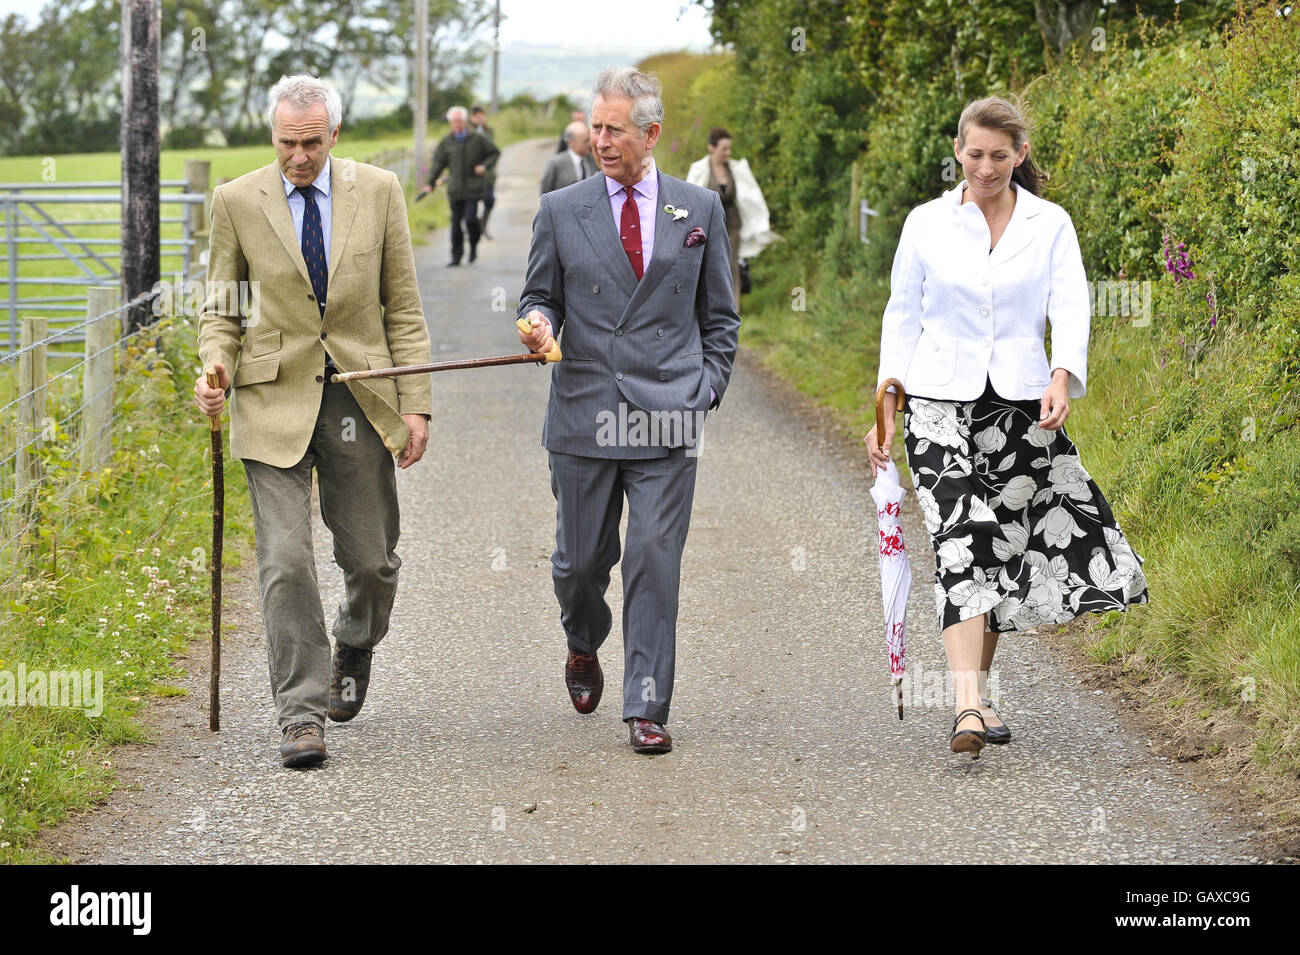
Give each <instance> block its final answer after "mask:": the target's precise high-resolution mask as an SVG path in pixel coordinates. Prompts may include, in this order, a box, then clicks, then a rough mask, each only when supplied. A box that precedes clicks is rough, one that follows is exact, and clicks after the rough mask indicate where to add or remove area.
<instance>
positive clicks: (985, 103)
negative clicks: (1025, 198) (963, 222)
mask: <svg viewBox="0 0 1300 955" xmlns="http://www.w3.org/2000/svg"><path fill="white" fill-rule="evenodd" d="M1017 100H1018V98H1017ZM972 125H973V126H982V127H984V128H985V129H995V130H997V131H998V132H1002V133H1007V134H1008V135H1010V136H1011V146H1012V148H1013V149H1015V150H1017V151H1019V149H1020V147H1021V146H1023V145H1024V144H1025V140H1026V139H1027V138H1028V133H1029V128H1030V126H1029V120H1027V119H1026V118H1025V113H1024V109H1023V108H1022V106H1021V105H1020V104H1019V102H1016V103H1013V102H1011V101H1010V100H1005V99H1003V98H1002V97H1000V96H990V97H988V98H986V99H977V100H975V101H973V102H971V103H967V104H966V108H965V109H964V110H962V111H961V119H959V120H958V121H957V148H958V149H965V148H966V130H967V129H969V128H970V127H971V126H972ZM1050 178H1051V177H1050V176H1048V175H1047V173H1045V172H1043V171H1042V170H1041V169H1039V168H1038V167H1037V166H1035V165H1034V157H1033V156H1025V158H1024V161H1023V162H1021V163H1020V165H1018V166H1016V167H1015V169H1013V170H1012V172H1011V179H1012V181H1013V182H1015V183H1016V184H1017V185H1019V186H1020V187H1021V188H1023V189H1027V190H1029V191H1030V192H1032V193H1033V194H1034V195H1036V196H1037V195H1039V194H1040V193H1039V188H1040V186H1041V185H1042V183H1044V182H1047V181H1048V180H1049V179H1050Z"/></svg>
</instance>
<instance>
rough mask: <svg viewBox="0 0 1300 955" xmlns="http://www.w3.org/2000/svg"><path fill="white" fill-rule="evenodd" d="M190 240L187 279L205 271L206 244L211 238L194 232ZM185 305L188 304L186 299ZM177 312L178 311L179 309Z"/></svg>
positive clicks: (204, 233) (203, 233) (206, 259)
mask: <svg viewBox="0 0 1300 955" xmlns="http://www.w3.org/2000/svg"><path fill="white" fill-rule="evenodd" d="M190 238H192V239H193V240H194V247H193V255H192V256H191V257H190V274H189V275H187V276H185V277H186V278H187V279H188V278H190V277H191V276H195V275H202V274H204V273H205V272H206V271H207V268H208V243H209V242H210V241H211V238H212V236H211V235H210V234H209V233H207V232H195V233H193V234H192V235H191V236H190ZM186 294H188V293H186ZM186 304H188V299H186ZM177 311H180V309H178V310H177Z"/></svg>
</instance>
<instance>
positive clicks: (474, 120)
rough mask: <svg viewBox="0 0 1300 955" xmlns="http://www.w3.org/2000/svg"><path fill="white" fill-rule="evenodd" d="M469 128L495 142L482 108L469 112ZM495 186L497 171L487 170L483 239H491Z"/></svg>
mask: <svg viewBox="0 0 1300 955" xmlns="http://www.w3.org/2000/svg"><path fill="white" fill-rule="evenodd" d="M469 128H470V129H472V130H473V131H474V132H476V133H481V134H482V135H484V136H486V137H487V138H488V139H489V140H491V141H492V142H496V137H495V136H493V135H492V127H491V126H489V125H488V124H487V110H486V109H484V108H483V107H482V106H475V107H474V108H473V109H471V110H470V111H469ZM496 184H497V171H496V170H495V169H489V170H488V171H487V189H486V190H485V191H484V193H483V215H482V217H481V218H480V219H479V232H480V233H481V234H482V236H483V238H485V239H490V238H492V236H491V235H490V234H489V233H488V228H487V225H488V217H489V216H491V215H492V207H493V206H495V205H496V204H497V197H496Z"/></svg>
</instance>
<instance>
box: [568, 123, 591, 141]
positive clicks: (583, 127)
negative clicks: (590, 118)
mask: <svg viewBox="0 0 1300 955" xmlns="http://www.w3.org/2000/svg"><path fill="white" fill-rule="evenodd" d="M586 131H587V124H586V123H579V122H576V121H575V122H572V123H570V124H569V125H568V126H565V127H564V133H563V134H562V135H563V138H564V141H565V142H566V143H571V142H573V138H574V137H575V136H577V135H579V134H580V133H585V132H586Z"/></svg>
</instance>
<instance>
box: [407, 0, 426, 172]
mask: <svg viewBox="0 0 1300 955" xmlns="http://www.w3.org/2000/svg"><path fill="white" fill-rule="evenodd" d="M428 123H429V0H415V119H414V124H415V158H414V161H413V162H412V163H411V177H412V178H413V179H414V180H415V182H414V183H413V185H414V186H415V188H416V189H419V188H420V186H421V185H422V184H423V183H424V148H425V144H424V138H425V135H426V133H427V126H428Z"/></svg>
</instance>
